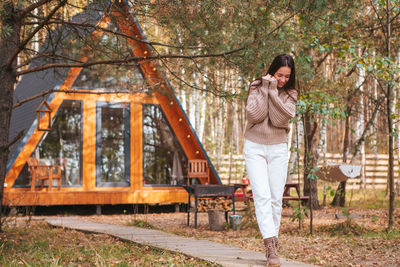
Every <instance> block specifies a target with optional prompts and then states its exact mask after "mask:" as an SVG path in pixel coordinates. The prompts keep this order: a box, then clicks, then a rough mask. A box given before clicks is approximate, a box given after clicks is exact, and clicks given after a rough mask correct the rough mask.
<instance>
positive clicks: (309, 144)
mask: <svg viewBox="0 0 400 267" xmlns="http://www.w3.org/2000/svg"><path fill="white" fill-rule="evenodd" d="M316 130H317V122H316V121H315V119H313V118H311V115H310V114H309V113H308V112H306V113H305V114H304V186H303V191H304V195H305V196H310V198H311V208H312V209H319V208H320V206H319V202H318V188H317V179H315V177H314V175H313V169H314V166H316V164H317V162H316V158H317V157H316V149H315V142H316V140H315V132H316Z"/></svg>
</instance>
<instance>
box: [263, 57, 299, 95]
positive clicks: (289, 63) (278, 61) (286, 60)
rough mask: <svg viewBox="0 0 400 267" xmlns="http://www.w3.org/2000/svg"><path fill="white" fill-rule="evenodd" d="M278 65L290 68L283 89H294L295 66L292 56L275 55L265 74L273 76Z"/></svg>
mask: <svg viewBox="0 0 400 267" xmlns="http://www.w3.org/2000/svg"><path fill="white" fill-rule="evenodd" d="M280 67H289V68H290V70H291V72H290V77H289V81H288V82H287V83H286V84H285V86H284V87H283V88H284V89H285V90H289V89H296V68H295V66H294V60H293V58H292V57H291V56H290V55H287V54H283V55H279V56H276V57H275V58H274V60H273V61H272V63H271V66H269V69H268V71H267V74H269V75H271V76H274V74H275V72H277V71H278V70H279V68H280Z"/></svg>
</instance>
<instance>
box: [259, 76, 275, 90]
mask: <svg viewBox="0 0 400 267" xmlns="http://www.w3.org/2000/svg"><path fill="white" fill-rule="evenodd" d="M262 83H263V85H265V86H267V87H269V86H270V88H271V89H273V88H276V87H277V85H278V81H277V80H276V79H275V77H274V76H271V75H270V74H267V75H265V76H263V77H262Z"/></svg>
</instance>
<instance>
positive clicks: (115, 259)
mask: <svg viewBox="0 0 400 267" xmlns="http://www.w3.org/2000/svg"><path fill="white" fill-rule="evenodd" d="M0 266H118V267H123V266H212V265H211V264H210V263H207V262H205V261H202V260H199V259H196V258H191V257H188V256H185V255H182V254H178V253H171V252H168V251H165V250H162V249H155V248H151V247H149V246H141V245H137V244H134V243H132V242H126V241H122V240H120V239H117V238H114V237H111V236H108V235H104V234H90V233H83V232H79V231H74V230H67V229H62V228H53V227H50V226H49V225H48V224H47V223H45V222H43V221H40V220H39V221H36V220H34V221H30V222H27V221H26V220H21V218H19V219H18V220H16V219H12V218H10V219H9V220H8V224H7V226H6V227H5V228H4V232H3V233H0Z"/></svg>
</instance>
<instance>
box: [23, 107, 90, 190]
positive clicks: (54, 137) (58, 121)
mask: <svg viewBox="0 0 400 267" xmlns="http://www.w3.org/2000/svg"><path fill="white" fill-rule="evenodd" d="M32 157H36V158H38V159H39V161H40V162H41V163H43V164H58V165H60V166H61V173H62V178H61V185H62V186H79V185H81V184H82V172H81V170H82V168H81V164H82V161H81V158H82V103H81V101H75V100H74V101H72V100H65V101H64V102H63V103H62V104H61V106H60V108H59V110H58V111H57V114H56V118H55V120H54V122H53V125H52V127H51V130H50V131H49V132H45V133H44V135H43V138H42V141H41V142H40V143H39V145H38V146H37V148H36V150H35V151H34V152H33V154H32ZM29 175H30V174H29V172H28V171H27V168H26V166H25V167H24V169H23V171H22V172H21V174H20V176H19V177H18V179H17V181H16V182H15V185H16V186H21V185H24V186H25V185H28V184H29V183H30V178H29Z"/></svg>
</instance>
